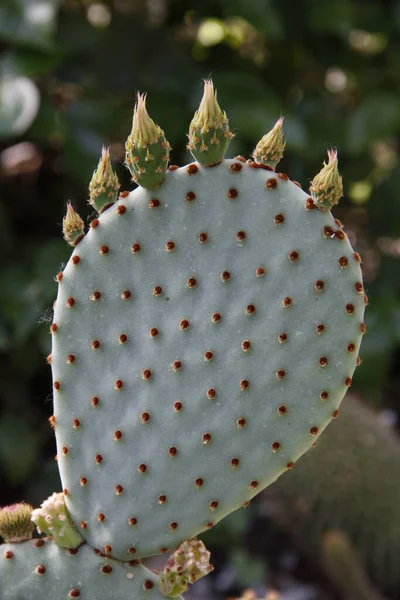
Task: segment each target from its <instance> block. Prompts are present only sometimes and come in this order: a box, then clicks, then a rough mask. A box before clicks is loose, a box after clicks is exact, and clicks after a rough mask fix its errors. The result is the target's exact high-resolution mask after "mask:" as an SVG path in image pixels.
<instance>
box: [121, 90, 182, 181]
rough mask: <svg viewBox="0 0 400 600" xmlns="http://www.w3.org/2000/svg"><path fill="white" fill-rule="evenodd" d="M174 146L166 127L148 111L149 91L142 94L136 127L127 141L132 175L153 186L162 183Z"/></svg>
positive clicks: (138, 105)
mask: <svg viewBox="0 0 400 600" xmlns="http://www.w3.org/2000/svg"><path fill="white" fill-rule="evenodd" d="M170 150H171V147H170V145H169V143H168V142H167V140H166V138H165V135H164V132H163V130H162V129H161V127H159V126H158V125H156V123H154V121H153V119H151V118H150V116H149V114H148V112H147V109H146V94H138V97H137V102H136V105H135V109H134V111H133V122H132V131H131V134H130V136H129V137H128V139H127V140H126V144H125V151H126V153H125V165H126V166H127V167H128V169H129V171H130V172H131V175H132V179H133V180H134V181H136V183H137V184H139V185H141V186H142V187H144V188H146V189H149V190H150V189H152V188H155V187H156V186H158V185H160V183H162V181H163V179H164V177H165V172H166V170H167V166H168V160H169V153H170Z"/></svg>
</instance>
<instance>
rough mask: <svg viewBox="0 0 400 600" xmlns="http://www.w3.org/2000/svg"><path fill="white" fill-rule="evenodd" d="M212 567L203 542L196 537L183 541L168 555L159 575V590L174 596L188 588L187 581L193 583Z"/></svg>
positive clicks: (168, 595) (171, 596) (170, 596)
mask: <svg viewBox="0 0 400 600" xmlns="http://www.w3.org/2000/svg"><path fill="white" fill-rule="evenodd" d="M213 569H214V567H213V566H212V565H210V553H209V552H208V550H207V548H206V547H205V545H204V544H203V542H200V541H199V540H197V539H196V538H194V539H192V540H189V541H187V542H183V544H181V545H180V546H179V548H178V550H176V551H175V552H174V553H173V554H172V555H171V556H170V557H169V559H168V560H167V562H166V565H165V567H164V569H163V570H162V571H161V573H160V575H159V578H158V583H159V587H160V591H161V593H162V594H163V595H164V596H167V597H169V598H176V597H177V596H179V595H180V594H182V593H183V592H185V591H186V590H187V589H188V587H189V583H194V582H195V581H197V579H200V578H201V577H204V576H205V575H207V574H208V573H210V572H211V571H212V570H213Z"/></svg>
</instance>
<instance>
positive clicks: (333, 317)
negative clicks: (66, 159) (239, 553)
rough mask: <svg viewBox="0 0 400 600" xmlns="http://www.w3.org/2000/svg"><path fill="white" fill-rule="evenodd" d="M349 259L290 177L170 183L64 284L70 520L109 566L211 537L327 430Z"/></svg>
mask: <svg viewBox="0 0 400 600" xmlns="http://www.w3.org/2000/svg"><path fill="white" fill-rule="evenodd" d="M359 262H360V258H359V256H358V254H357V253H354V252H353V250H352V248H351V246H350V243H349V241H348V239H347V236H346V235H345V233H344V232H343V230H342V228H341V225H340V223H339V222H338V221H335V220H334V218H333V217H332V215H331V213H330V212H322V211H320V210H318V209H317V208H316V207H315V205H314V203H313V200H312V199H311V198H310V197H309V196H308V195H307V194H306V193H305V192H304V191H302V190H301V189H300V187H299V185H298V184H295V183H294V182H292V181H290V180H289V178H288V177H287V176H286V175H284V174H276V173H274V172H272V171H270V170H268V169H267V168H261V166H260V165H257V164H256V163H246V162H244V159H240V158H238V159H230V160H223V161H222V162H221V163H220V164H219V165H217V166H215V167H213V168H207V167H202V166H200V165H199V164H198V163H193V164H190V165H188V166H186V167H182V168H177V167H172V168H170V170H169V171H167V173H166V177H165V180H164V181H163V183H162V185H161V186H160V187H159V188H158V189H157V190H153V191H147V190H145V189H143V188H138V189H136V190H135V191H133V192H132V193H130V194H129V195H127V194H123V195H122V197H121V198H120V199H119V200H118V201H117V202H116V204H115V205H113V206H112V207H110V208H109V209H107V210H106V211H104V212H103V213H102V214H101V215H100V216H99V218H98V219H95V220H94V221H93V222H92V224H91V228H90V231H89V232H88V234H87V235H86V237H85V238H84V239H83V240H82V241H80V242H79V244H78V245H77V246H76V248H75V249H74V251H73V254H72V257H71V259H70V261H69V262H68V264H67V266H66V268H65V270H64V271H63V272H62V273H60V274H59V276H58V281H59V292H58V297H57V301H56V306H55V313H54V322H53V324H52V326H51V331H52V337H53V350H52V359H51V361H52V370H53V379H54V404H55V430H56V438H57V447H58V461H59V468H60V473H61V478H62V483H63V488H64V493H65V496H66V504H67V506H68V509H69V511H70V513H71V516H72V519H73V520H74V522H75V524H76V525H77V527H78V528H79V530H80V532H81V533H82V535H83V536H84V538H85V539H86V540H87V541H88V542H89V543H90V544H91V545H92V546H93V547H95V548H98V549H100V550H102V551H104V550H105V551H106V552H109V554H110V555H111V556H115V557H116V558H119V559H121V560H129V559H132V558H138V557H142V556H149V555H152V554H157V553H160V552H164V551H166V550H167V549H170V548H172V547H174V546H176V545H177V544H179V543H180V542H182V541H184V540H186V539H190V538H192V537H193V536H195V535H197V534H198V533H200V532H201V531H203V530H205V529H207V528H209V527H212V526H213V525H214V524H216V523H217V522H218V521H219V520H220V519H222V518H223V517H224V516H225V515H227V514H228V513H230V512H232V511H233V510H235V509H236V508H238V507H239V506H241V505H242V504H244V503H246V502H248V501H249V500H251V498H253V497H254V496H255V495H256V494H257V493H258V492H259V491H261V490H262V489H263V488H264V487H265V486H267V485H268V484H270V483H271V482H273V481H274V480H275V479H276V478H277V477H278V476H279V475H280V474H281V473H283V472H284V471H286V470H287V469H290V468H291V467H292V466H293V465H294V463H295V462H296V460H297V459H298V458H299V457H300V456H301V455H302V454H303V453H304V452H305V451H306V450H307V449H309V448H310V447H311V446H312V444H313V443H314V441H315V439H316V438H317V437H318V435H319V434H320V433H321V432H322V430H323V429H324V428H325V427H326V425H327V424H328V423H329V422H330V420H331V419H332V417H335V416H336V414H337V410H338V407H339V404H340V402H341V400H342V398H343V396H344V394H345V392H346V390H347V388H348V387H349V385H350V384H351V377H352V374H353V371H354V369H355V367H356V364H357V355H358V349H359V345H360V342H361V337H362V334H363V333H364V331H365V326H364V324H363V315H364V293H363V285H362V277H361V271H360V265H359Z"/></svg>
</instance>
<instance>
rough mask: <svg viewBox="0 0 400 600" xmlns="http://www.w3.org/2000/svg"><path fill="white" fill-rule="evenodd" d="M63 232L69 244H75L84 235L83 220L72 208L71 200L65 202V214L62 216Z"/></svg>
mask: <svg viewBox="0 0 400 600" xmlns="http://www.w3.org/2000/svg"><path fill="white" fill-rule="evenodd" d="M63 234H64V240H65V241H66V242H68V244H69V245H70V246H76V245H77V244H78V243H79V242H80V241H81V239H82V238H83V236H84V222H83V221H82V219H81V218H80V216H79V215H78V213H77V212H75V211H74V209H73V208H72V204H71V202H68V203H67V214H66V215H65V217H64V218H63Z"/></svg>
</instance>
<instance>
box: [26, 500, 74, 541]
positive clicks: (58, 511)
mask: <svg viewBox="0 0 400 600" xmlns="http://www.w3.org/2000/svg"><path fill="white" fill-rule="evenodd" d="M32 521H33V522H34V523H35V524H36V527H37V529H38V532H39V533H45V534H46V535H48V536H51V537H53V538H54V541H55V542H56V544H57V545H58V546H62V547H63V548H77V547H78V546H80V545H81V544H82V543H83V541H84V540H83V537H82V536H81V534H80V533H79V531H78V530H77V529H76V528H75V526H74V525H73V523H72V521H71V517H70V515H69V512H68V509H67V507H66V505H65V499H64V494H63V493H62V492H60V493H58V494H56V493H54V494H53V495H52V496H50V498H48V499H47V500H45V501H44V502H43V503H42V505H41V507H40V508H36V509H35V510H34V511H33V513H32Z"/></svg>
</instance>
